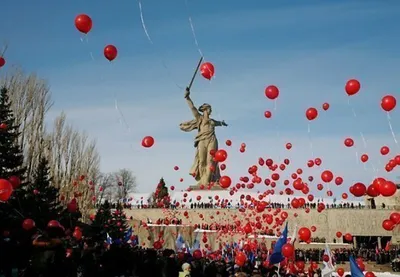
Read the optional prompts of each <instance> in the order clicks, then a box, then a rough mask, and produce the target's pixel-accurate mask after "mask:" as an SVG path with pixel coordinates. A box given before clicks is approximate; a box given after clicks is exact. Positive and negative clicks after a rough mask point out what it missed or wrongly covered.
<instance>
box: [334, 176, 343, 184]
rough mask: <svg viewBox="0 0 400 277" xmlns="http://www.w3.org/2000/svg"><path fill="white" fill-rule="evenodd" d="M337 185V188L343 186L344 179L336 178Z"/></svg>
mask: <svg viewBox="0 0 400 277" xmlns="http://www.w3.org/2000/svg"><path fill="white" fill-rule="evenodd" d="M335 184H336V185H337V186H340V185H341V184H343V178H342V177H340V176H338V177H336V178H335Z"/></svg>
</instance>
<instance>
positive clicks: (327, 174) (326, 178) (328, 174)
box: [321, 170, 333, 183]
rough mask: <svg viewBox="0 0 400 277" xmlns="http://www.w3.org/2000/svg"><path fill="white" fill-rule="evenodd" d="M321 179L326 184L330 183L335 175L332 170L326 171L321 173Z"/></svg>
mask: <svg viewBox="0 0 400 277" xmlns="http://www.w3.org/2000/svg"><path fill="white" fill-rule="evenodd" d="M321 179H322V181H324V182H325V183H329V182H331V181H332V180H333V173H332V171H330V170H325V171H323V172H322V173H321Z"/></svg>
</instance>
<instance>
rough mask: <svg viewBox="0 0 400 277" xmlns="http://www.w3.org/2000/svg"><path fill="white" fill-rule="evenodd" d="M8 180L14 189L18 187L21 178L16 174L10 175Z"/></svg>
mask: <svg viewBox="0 0 400 277" xmlns="http://www.w3.org/2000/svg"><path fill="white" fill-rule="evenodd" d="M8 181H10V183H11V185H12V186H13V188H14V189H16V188H18V187H19V185H21V180H20V179H19V178H18V177H17V176H11V177H10V178H8Z"/></svg>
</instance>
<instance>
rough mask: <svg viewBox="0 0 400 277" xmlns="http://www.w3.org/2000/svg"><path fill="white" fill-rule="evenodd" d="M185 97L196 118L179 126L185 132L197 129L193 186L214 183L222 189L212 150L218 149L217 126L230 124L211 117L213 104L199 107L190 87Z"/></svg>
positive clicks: (192, 170)
mask: <svg viewBox="0 0 400 277" xmlns="http://www.w3.org/2000/svg"><path fill="white" fill-rule="evenodd" d="M185 99H186V102H187V104H188V106H189V109H190V110H191V112H192V114H193V117H194V119H192V120H190V121H187V122H183V123H181V124H180V125H179V127H180V129H181V130H182V131H184V132H191V131H194V130H197V135H196V137H195V139H194V147H195V149H196V153H195V157H194V162H193V166H192V168H191V170H190V175H192V176H193V177H194V178H195V179H196V181H197V185H196V186H193V187H191V188H192V189H195V190H196V189H200V186H201V185H204V186H208V185H209V184H213V185H212V188H213V189H222V188H221V187H220V186H219V184H218V181H219V178H220V172H219V167H218V163H217V162H215V161H214V158H213V156H212V151H217V150H218V140H217V136H216V135H215V127H217V126H228V125H227V124H226V123H225V122H224V121H217V120H214V119H212V118H211V117H210V116H211V112H212V108H211V105H209V104H207V103H204V104H203V105H201V106H200V107H199V108H198V109H197V108H196V107H195V105H194V104H193V101H192V99H191V98H190V88H189V87H188V88H186V91H185Z"/></svg>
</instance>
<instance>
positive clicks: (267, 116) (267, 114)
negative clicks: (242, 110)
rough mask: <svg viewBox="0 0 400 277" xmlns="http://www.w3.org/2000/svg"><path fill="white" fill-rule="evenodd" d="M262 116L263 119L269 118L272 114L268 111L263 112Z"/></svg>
mask: <svg viewBox="0 0 400 277" xmlns="http://www.w3.org/2000/svg"><path fill="white" fill-rule="evenodd" d="M264 116H265V118H271V116H272V113H271V112H270V111H265V112H264Z"/></svg>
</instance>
